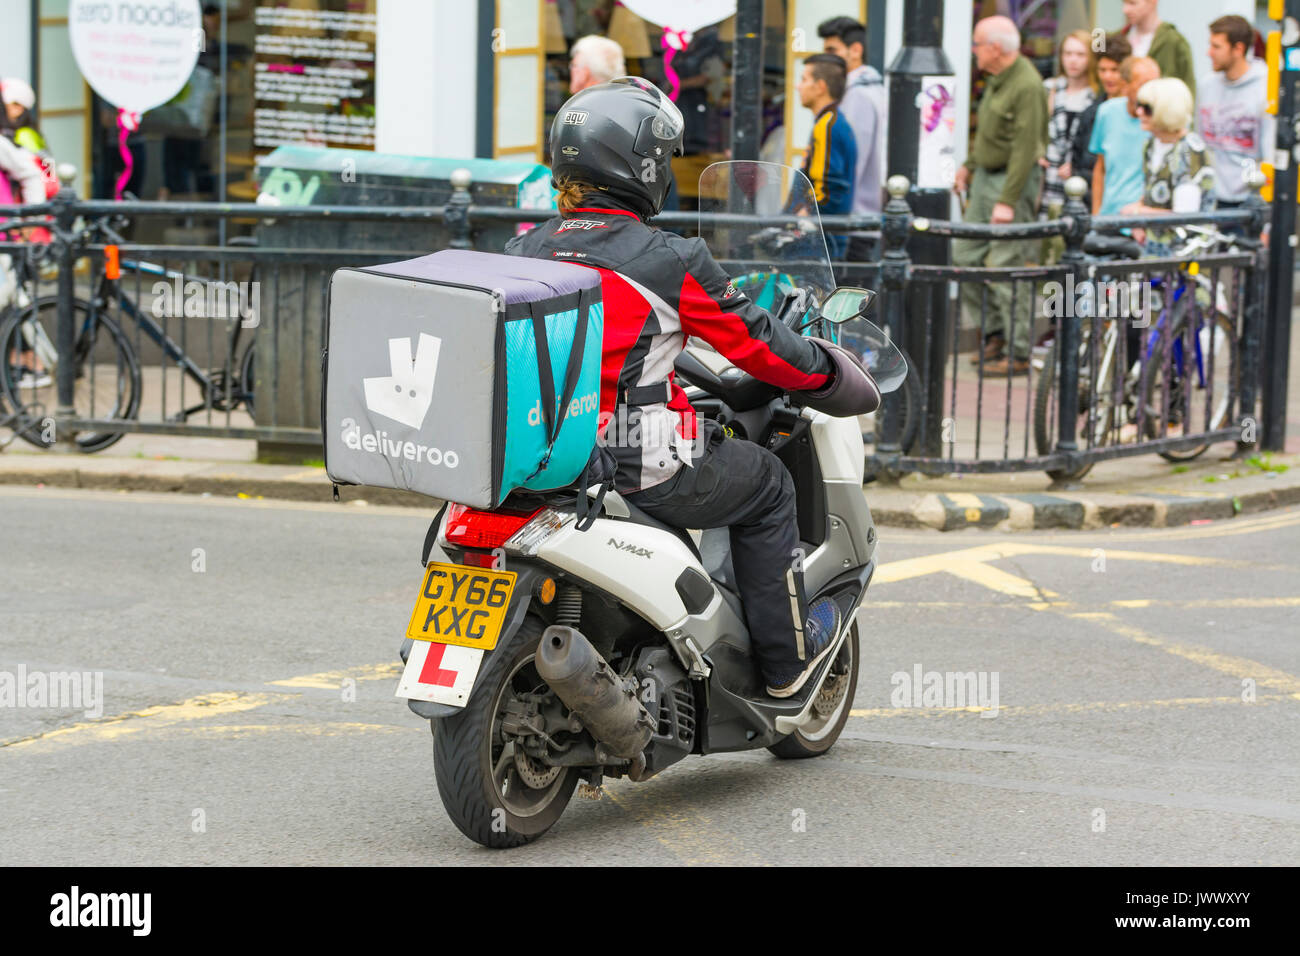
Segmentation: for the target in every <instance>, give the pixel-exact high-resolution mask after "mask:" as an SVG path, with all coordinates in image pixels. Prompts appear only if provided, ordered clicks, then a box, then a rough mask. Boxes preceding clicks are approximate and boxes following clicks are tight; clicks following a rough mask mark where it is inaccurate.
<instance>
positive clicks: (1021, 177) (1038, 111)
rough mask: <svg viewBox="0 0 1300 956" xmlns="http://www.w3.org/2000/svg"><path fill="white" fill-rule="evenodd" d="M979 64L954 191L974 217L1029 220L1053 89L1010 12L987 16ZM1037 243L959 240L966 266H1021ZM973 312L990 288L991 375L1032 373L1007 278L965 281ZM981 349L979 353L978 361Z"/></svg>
mask: <svg viewBox="0 0 1300 956" xmlns="http://www.w3.org/2000/svg"><path fill="white" fill-rule="evenodd" d="M971 49H972V51H973V52H974V54H975V63H976V65H977V66H978V67H979V68H980V69H981V70H983V71H984V72H985V73H987V74H988V82H987V84H986V86H985V89H984V95H983V97H982V98H981V99H980V105H979V110H978V112H977V114H976V122H977V123H978V126H977V128H976V130H975V141H974V143H973V144H972V146H971V151H970V155H969V156H968V157H967V158H966V162H965V163H964V164H963V165H962V166H960V167H958V169H957V175H956V179H955V182H954V183H953V190H954V191H955V192H957V193H958V194H959V195H960V194H962V193H968V195H969V198H968V200H967V203H966V211H965V216H964V218H965V220H966V222H982V223H1009V222H1029V221H1030V220H1032V219H1033V218H1034V214H1035V213H1036V211H1037V205H1038V194H1039V190H1040V188H1041V184H1042V176H1043V170H1042V167H1041V166H1039V164H1038V160H1039V157H1041V156H1042V155H1043V151H1044V147H1045V140H1046V138H1047V94H1046V91H1045V90H1044V89H1043V82H1042V78H1041V77H1040V76H1039V75H1038V71H1037V70H1036V69H1034V66H1033V64H1032V63H1030V62H1029V61H1028V60H1027V59H1025V58H1024V57H1022V56H1021V55H1020V31H1019V30H1018V29H1017V28H1016V25H1015V24H1014V23H1013V22H1012V21H1011V20H1010V19H1008V18H1007V17H1002V16H993V17H985V18H984V19H983V20H981V21H980V22H979V23H977V24H976V25H975V35H974V38H973V40H972V43H971ZM1031 255H1032V254H1031V252H1030V250H1029V244H1028V243H1026V242H1024V241H1023V240H1014V239H997V240H989V239H955V240H953V244H952V259H953V262H954V263H955V264H956V265H959V266H984V265H988V266H995V267H998V266H1018V265H1023V264H1025V263H1026V262H1027V261H1029V260H1030V258H1031ZM961 290H962V303H963V305H964V306H965V307H966V310H967V313H968V314H978V312H979V309H980V304H981V297H982V293H983V292H984V291H985V290H987V296H988V304H989V314H988V320H987V322H986V324H985V326H984V332H985V339H984V342H983V343H982V349H983V353H982V357H983V360H984V362H985V363H986V364H985V365H984V373H985V374H986V375H1024V374H1026V373H1027V372H1028V371H1029V346H1030V344H1031V343H1030V341H1029V309H1028V308H1026V309H1024V310H1022V311H1021V312H1020V314H1017V315H1014V316H1013V315H1012V314H1011V287H1010V284H1009V283H1006V282H990V283H988V284H984V283H975V282H963V283H961ZM980 359H981V356H980V354H977V355H976V356H975V361H976V362H977V363H978V362H979V361H980Z"/></svg>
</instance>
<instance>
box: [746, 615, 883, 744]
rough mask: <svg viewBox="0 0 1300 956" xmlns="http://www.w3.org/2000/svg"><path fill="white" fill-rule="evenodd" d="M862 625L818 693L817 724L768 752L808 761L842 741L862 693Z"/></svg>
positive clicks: (846, 641) (855, 627)
mask: <svg viewBox="0 0 1300 956" xmlns="http://www.w3.org/2000/svg"><path fill="white" fill-rule="evenodd" d="M860 656H861V654H860V649H859V647H858V625H857V622H856V621H855V622H854V623H853V625H852V629H851V630H850V631H849V636H848V637H846V638H845V639H844V645H843V646H842V647H841V648H840V651H839V653H838V654H837V655H836V656H835V660H834V661H833V662H832V663H831V676H830V678H829V679H828V680H827V681H826V683H825V684H823V685H822V689H821V690H820V691H818V692H817V696H818V698H819V700H818V701H817V702H815V703H814V704H813V715H814V720H813V721H812V723H810V724H808V725H807V726H806V727H802V728H800V729H799V730H796V731H795V732H794V733H792V734H788V735H786V736H785V737H782V738H781V739H780V740H778V741H777V742H776V743H774V744H772V745H771V746H770V747H768V748H767V749H768V750H770V751H771V752H772V753H773V754H775V755H776V756H777V757H780V758H781V759H782V760H804V759H806V758H808V757H818V756H821V755H822V754H824V753H826V751H828V750H830V749H831V747H833V746H834V745H835V741H837V740H839V739H840V732H841V731H842V730H844V725H845V724H846V723H848V719H849V711H850V710H852V709H853V698H854V696H855V695H856V693H857V689H858V658H859V657H860Z"/></svg>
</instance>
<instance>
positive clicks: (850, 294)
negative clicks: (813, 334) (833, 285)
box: [822, 286, 876, 325]
mask: <svg viewBox="0 0 1300 956" xmlns="http://www.w3.org/2000/svg"><path fill="white" fill-rule="evenodd" d="M875 299H876V294H875V293H874V292H872V291H871V290H870V289H859V288H857V287H855V286H841V287H840V288H838V289H836V290H835V291H834V293H832V294H831V295H830V297H829V298H827V299H826V301H825V302H823V303H822V318H823V319H825V320H826V321H827V322H833V323H835V324H836V325H838V324H840V323H841V322H847V321H849V320H850V319H856V318H859V317H861V316H865V315H866V314H867V310H869V309H870V308H871V303H872V302H874V301H875Z"/></svg>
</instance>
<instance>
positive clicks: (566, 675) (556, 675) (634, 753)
mask: <svg viewBox="0 0 1300 956" xmlns="http://www.w3.org/2000/svg"><path fill="white" fill-rule="evenodd" d="M536 665H537V673H538V674H539V675H540V676H541V678H542V680H544V681H546V683H547V684H549V685H550V688H551V690H553V691H555V694H556V696H557V697H559V698H560V700H562V701H563V702H564V705H565V706H566V707H568V708H569V710H571V711H573V713H574V714H575V715H576V716H577V717H578V719H579V720H581V721H582V723H583V726H585V727H586V728H587V729H588V730H589V731H591V735H592V736H593V737H595V738H596V742H597V743H599V744H600V745H601V746H602V747H603V748H604V750H605V751H606V752H607V753H609V754H611V755H613V756H615V757H622V758H624V759H626V760H630V761H632V762H633V764H634V765H636V764H637V763H638V759H637V758H639V757H641V752H642V751H643V750H644V749H645V745H646V744H648V743H649V742H650V737H651V735H653V734H654V730H655V722H654V719H653V718H652V717H651V716H650V714H649V712H648V711H647V710H646V709H645V708H644V707H642V706H641V702H640V701H639V700H637V696H636V690H635V689H634V688H628V687H625V686H624V685H623V681H622V680H620V679H619V676H618V675H617V674H615V673H614V669H613V668H612V667H610V666H609V662H608V661H606V660H605V658H603V657H601V656H600V652H599V651H597V650H596V648H594V647H592V645H591V641H589V640H587V639H586V638H585V637H583V636H582V633H581V632H580V631H578V630H577V629H576V628H572V627H565V626H564V625H561V624H555V625H552V626H551V627H548V628H547V629H546V630H545V631H544V632H543V633H542V643H541V645H540V646H539V647H538V649H537V658H536Z"/></svg>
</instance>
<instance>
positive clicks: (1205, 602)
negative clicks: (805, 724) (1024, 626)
mask: <svg viewBox="0 0 1300 956" xmlns="http://www.w3.org/2000/svg"><path fill="white" fill-rule="evenodd" d="M1107 603H1108V604H1109V605H1110V606H1111V607H1117V608H1151V607H1156V608H1159V607H1195V608H1253V607H1261V608H1267V607H1300V597H1258V598H1248V597H1246V598H1199V599H1190V600H1186V601H1171V600H1166V599H1164V598H1128V599H1123V600H1115V601H1109V602H1107ZM1029 606H1030V607H1033V608H1034V609H1035V610H1042V609H1043V608H1046V607H1055V608H1060V609H1062V610H1070V609H1073V608H1077V607H1078V606H1079V605H1077V604H1075V603H1074V602H1072V601H1051V602H1041V601H1040V602H1036V603H1035V604H1031V605H1029ZM866 607H868V608H871V609H875V610H897V609H900V608H906V609H907V610H909V611H923V610H955V609H965V608H975V607H997V608H1005V607H1007V604H1006V602H1004V601H873V600H871V599H870V598H868V599H867V604H866Z"/></svg>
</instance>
